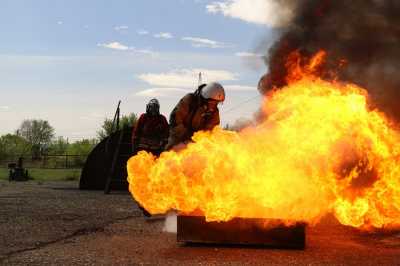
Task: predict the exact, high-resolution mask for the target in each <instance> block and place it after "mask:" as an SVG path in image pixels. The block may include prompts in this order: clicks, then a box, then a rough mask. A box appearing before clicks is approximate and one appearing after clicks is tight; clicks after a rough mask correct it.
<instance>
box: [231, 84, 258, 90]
mask: <svg viewBox="0 0 400 266" xmlns="http://www.w3.org/2000/svg"><path fill="white" fill-rule="evenodd" d="M224 88H225V89H226V90H228V91H257V89H256V87H254V86H243V85H224Z"/></svg>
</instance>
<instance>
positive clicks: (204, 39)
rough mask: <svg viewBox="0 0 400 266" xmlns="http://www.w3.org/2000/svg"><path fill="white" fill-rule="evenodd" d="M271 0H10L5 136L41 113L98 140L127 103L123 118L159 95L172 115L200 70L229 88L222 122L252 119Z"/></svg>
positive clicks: (269, 31) (5, 37) (4, 8)
mask: <svg viewBox="0 0 400 266" xmlns="http://www.w3.org/2000/svg"><path fill="white" fill-rule="evenodd" d="M250 2H251V3H250ZM267 2H268V1H267V0H255V1H250V0H229V1H202V0H197V1H196V0H168V1H161V0H158V1H156V0H135V1H133V0H130V1H128V0H119V1H105V0H96V1H95V0H85V1H78V0H52V1H50V0H25V1H23V0H3V1H2V2H1V3H0V31H1V33H2V38H1V42H0V91H1V93H2V97H1V98H0V134H5V133H10V132H13V131H15V130H16V129H17V128H18V126H19V125H20V123H21V122H22V120H23V119H33V118H37V119H46V120H48V121H49V122H50V124H51V125H53V126H54V127H55V129H56V134H57V135H58V136H64V137H68V138H69V139H71V140H76V139H80V138H84V137H94V136H95V135H96V131H97V130H98V129H99V127H100V125H101V122H102V121H103V120H104V118H105V117H109V118H111V117H112V116H113V112H114V110H115V106H116V104H117V102H118V100H122V106H121V111H122V113H123V114H127V113H130V112H135V113H142V112H143V111H144V109H145V105H146V102H147V101H148V100H149V99H151V98H152V97H157V98H158V99H159V100H160V102H161V111H162V112H163V113H164V114H165V115H166V116H169V113H170V111H171V110H172V109H173V107H174V105H175V104H176V102H177V101H178V100H179V99H180V98H181V97H182V96H183V95H184V94H185V93H187V92H188V91H192V90H194V87H195V85H196V84H197V80H196V76H197V73H198V72H199V71H201V72H203V75H204V81H206V82H209V81H220V82H221V83H222V84H223V85H224V86H225V87H226V91H227V99H226V101H225V103H224V105H223V106H222V107H221V117H222V122H223V124H225V123H228V122H229V123H232V122H233V121H235V120H236V119H239V118H251V117H252V114H253V112H254V111H255V110H256V109H257V108H258V106H259V98H260V97H257V95H258V92H257V90H256V85H257V82H258V79H259V77H260V76H261V75H262V74H263V73H264V72H265V70H266V67H265V65H264V64H263V62H262V59H261V56H262V55H263V54H265V53H266V47H264V48H265V51H260V50H255V48H256V47H257V46H258V44H259V43H260V41H261V40H267V41H266V43H267V45H269V44H272V43H273V40H274V39H275V38H276V33H275V30H274V27H275V26H276V21H274V20H271V19H269V20H264V17H265V16H266V14H268V12H271V11H270V10H272V11H273V8H274V7H273V6H271V4H266V3H267ZM260 7H261V8H260ZM260 9H264V10H261V11H262V12H260ZM266 9H268V10H266ZM264 11H265V12H264ZM264 13H265V15H264ZM269 17H271V16H269ZM264 48H263V49H264ZM250 98H255V100H253V101H250V102H248V103H246V104H243V105H240V103H241V102H243V101H246V100H247V99H250ZM238 105H240V108H234V107H235V106H238ZM232 108H234V109H233V110H232Z"/></svg>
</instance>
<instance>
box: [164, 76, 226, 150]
mask: <svg viewBox="0 0 400 266" xmlns="http://www.w3.org/2000/svg"><path fill="white" fill-rule="evenodd" d="M224 100H225V90H224V88H223V87H222V85H221V84H219V83H216V82H213V83H210V84H203V85H201V86H199V87H198V89H197V90H196V91H195V92H194V93H188V94H186V95H185V96H184V97H183V98H182V99H181V100H180V101H179V103H178V104H177V105H176V107H175V108H174V110H173V111H172V113H171V115H170V119H169V123H170V125H169V126H170V130H169V139H168V145H167V147H166V149H167V150H168V149H171V148H173V147H174V146H176V145H178V144H180V143H186V142H188V141H190V139H191V137H192V136H193V134H194V133H195V132H196V131H200V130H211V129H213V128H214V127H215V126H217V125H219V123H220V119H219V110H218V104H219V103H221V102H223V101H224Z"/></svg>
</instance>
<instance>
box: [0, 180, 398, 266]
mask: <svg viewBox="0 0 400 266" xmlns="http://www.w3.org/2000/svg"><path fill="white" fill-rule="evenodd" d="M77 186H78V185H77V183H76V182H44V183H38V182H35V181H30V182H25V183H8V182H7V181H0V264H1V265H400V232H387V233H382V232H381V233H369V234H367V233H362V232H359V231H357V230H355V229H352V228H348V227H344V226H341V225H339V224H338V223H337V222H336V221H335V220H334V219H333V218H332V217H327V218H325V219H324V220H323V221H321V223H320V224H319V225H317V226H316V227H313V228H308V229H307V247H306V249H305V250H284V249H266V248H251V247H226V246H225V247H224V246H184V245H180V244H177V243H176V235H175V234H170V233H165V232H162V228H163V221H162V220H155V221H146V220H145V219H144V217H143V216H142V214H141V211H140V210H139V209H138V208H137V206H136V205H135V203H134V201H133V200H132V198H131V196H130V195H129V194H127V193H113V194H111V195H104V194H103V192H102V191H80V190H78V189H77Z"/></svg>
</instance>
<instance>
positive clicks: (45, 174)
mask: <svg viewBox="0 0 400 266" xmlns="http://www.w3.org/2000/svg"><path fill="white" fill-rule="evenodd" d="M8 173H9V170H8V169H7V168H0V180H8ZM28 173H29V176H30V177H31V178H32V179H33V180H37V181H76V180H79V178H80V176H81V169H40V168H29V169H28Z"/></svg>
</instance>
